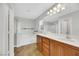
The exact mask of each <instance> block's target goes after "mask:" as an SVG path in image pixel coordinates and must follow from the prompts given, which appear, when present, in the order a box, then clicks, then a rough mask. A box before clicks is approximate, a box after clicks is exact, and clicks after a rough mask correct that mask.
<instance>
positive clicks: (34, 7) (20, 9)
mask: <svg viewBox="0 0 79 59" xmlns="http://www.w3.org/2000/svg"><path fill="white" fill-rule="evenodd" d="M53 5H54V3H15V4H14V16H15V17H22V18H26V19H36V18H37V17H39V16H40V15H41V14H42V13H43V12H45V11H46V10H47V9H49V8H50V7H51V6H53Z"/></svg>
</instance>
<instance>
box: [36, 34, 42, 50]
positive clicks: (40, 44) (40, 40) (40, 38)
mask: <svg viewBox="0 0 79 59" xmlns="http://www.w3.org/2000/svg"><path fill="white" fill-rule="evenodd" d="M37 49H38V50H39V51H42V37H41V36H39V35H37Z"/></svg>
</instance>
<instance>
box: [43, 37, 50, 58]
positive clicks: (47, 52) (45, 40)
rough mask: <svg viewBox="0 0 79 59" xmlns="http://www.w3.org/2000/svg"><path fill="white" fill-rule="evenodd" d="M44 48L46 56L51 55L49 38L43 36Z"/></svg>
mask: <svg viewBox="0 0 79 59" xmlns="http://www.w3.org/2000/svg"><path fill="white" fill-rule="evenodd" d="M42 47H43V49H42V53H43V55H45V56H49V39H48V38H44V37H43V46H42Z"/></svg>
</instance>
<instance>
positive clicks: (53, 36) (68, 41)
mask: <svg viewBox="0 0 79 59" xmlns="http://www.w3.org/2000/svg"><path fill="white" fill-rule="evenodd" d="M36 34H37V35H40V36H44V37H47V38H50V39H52V40H56V41H59V42H63V43H66V44H69V45H72V46H75V47H78V48H79V39H72V38H66V37H65V36H60V35H58V34H54V33H36Z"/></svg>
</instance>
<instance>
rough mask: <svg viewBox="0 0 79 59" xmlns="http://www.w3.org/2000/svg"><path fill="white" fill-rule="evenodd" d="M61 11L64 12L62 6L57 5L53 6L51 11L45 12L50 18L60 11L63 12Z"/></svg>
mask: <svg viewBox="0 0 79 59" xmlns="http://www.w3.org/2000/svg"><path fill="white" fill-rule="evenodd" d="M63 10H65V6H63V5H62V4H57V5H56V6H54V7H53V8H52V9H50V10H49V11H48V12H47V15H50V16H51V15H53V14H56V13H59V12H60V11H63Z"/></svg>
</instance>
